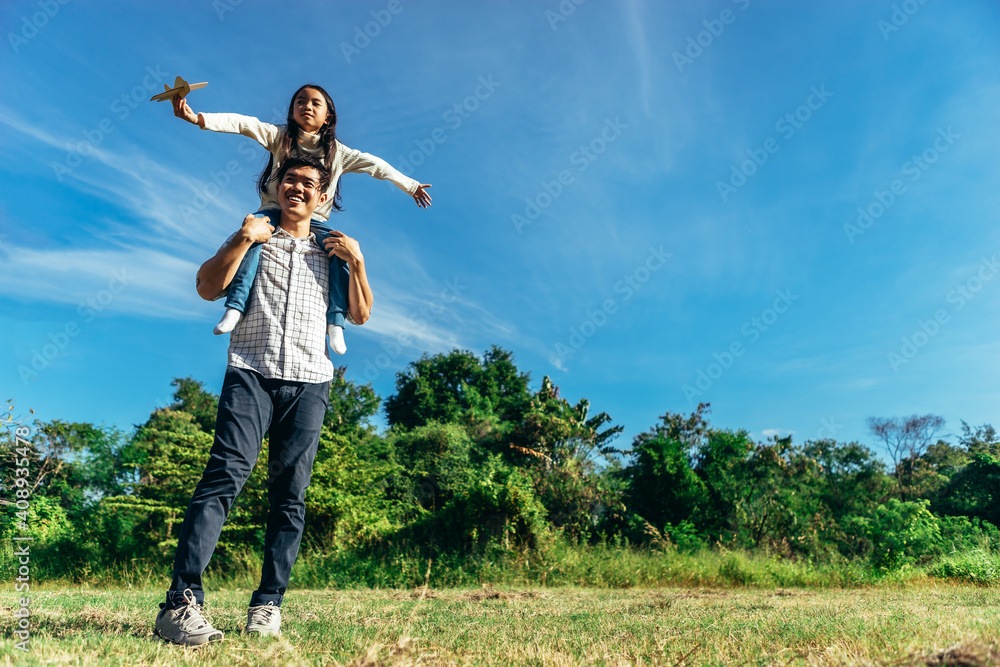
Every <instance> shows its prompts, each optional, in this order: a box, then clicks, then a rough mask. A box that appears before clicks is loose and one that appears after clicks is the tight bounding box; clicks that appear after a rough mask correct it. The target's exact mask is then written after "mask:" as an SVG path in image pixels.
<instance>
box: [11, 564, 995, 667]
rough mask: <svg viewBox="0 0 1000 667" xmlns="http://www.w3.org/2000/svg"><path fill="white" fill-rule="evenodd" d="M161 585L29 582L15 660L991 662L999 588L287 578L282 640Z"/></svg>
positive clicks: (231, 597) (213, 599)
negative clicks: (187, 615)
mask: <svg viewBox="0 0 1000 667" xmlns="http://www.w3.org/2000/svg"><path fill="white" fill-rule="evenodd" d="M161 596H162V591H160V590H158V589H157V590H145V591H136V590H94V589H87V588H69V587H67V588H59V589H50V590H43V591H40V592H37V593H35V595H34V596H33V604H32V616H31V619H30V625H31V628H30V631H31V646H30V652H29V653H27V654H25V653H23V652H22V651H20V650H16V649H15V648H14V641H15V639H12V636H11V631H10V628H12V626H13V625H14V618H13V610H14V608H13V607H12V606H10V605H11V601H12V600H13V599H14V593H13V592H12V591H10V590H8V591H7V592H6V593H5V594H4V600H5V603H6V604H5V606H4V611H3V624H4V626H6V627H5V628H4V632H3V641H2V644H0V660H2V661H3V663H4V664H27V665H32V664H34V665H42V664H46V665H52V664H55V665H92V664H93V665H96V664H108V665H117V664H128V665H164V664H171V665H172V664H198V665H355V666H362V665H465V664H485V665H509V664H527V665H577V664H608V665H626V664H630V665H706V664H708V665H711V664H737V665H771V664H776V665H785V664H793V665H794V664H799V665H840V664H858V665H867V664H893V665H945V664H951V665H991V664H1000V644H998V642H997V641H996V640H997V638H998V637H1000V591H997V590H994V589H989V588H981V587H974V586H969V585H955V584H944V583H942V584H932V583H928V584H921V585H917V586H907V587H898V586H886V587H877V588H865V589H832V590H815V589H769V590H764V589H705V588H701V589H679V588H657V589H634V588H633V589H625V590H609V589H593V588H549V589H546V588H535V589H531V590H528V589H520V590H519V589H514V588H502V589H501V588H498V589H493V588H489V587H487V588H480V589H472V590H470V589H447V590H435V589H424V588H419V589H416V590H405V591H398V590H397V591H392V590H350V591H340V590H296V591H292V592H290V593H289V594H288V596H287V597H286V599H285V604H284V607H283V616H284V623H283V630H284V636H283V637H281V638H266V639H257V638H254V639H248V638H245V637H243V636H241V635H240V634H239V629H240V628H241V627H242V624H243V623H244V622H245V620H246V603H247V600H248V599H249V591H245V590H233V589H229V590H222V591H216V592H213V593H212V594H210V597H209V606H208V613H209V617H210V618H211V619H212V621H213V623H214V624H215V626H216V627H217V628H219V629H220V630H222V631H223V632H225V633H226V638H225V641H223V642H221V643H218V644H213V645H210V646H207V647H204V648H202V649H199V650H191V649H184V648H181V647H177V646H172V645H168V644H165V643H163V642H162V641H161V640H159V639H157V638H156V637H154V636H153V634H152V626H153V619H154V616H155V614H156V605H157V603H158V602H159V601H160V599H161Z"/></svg>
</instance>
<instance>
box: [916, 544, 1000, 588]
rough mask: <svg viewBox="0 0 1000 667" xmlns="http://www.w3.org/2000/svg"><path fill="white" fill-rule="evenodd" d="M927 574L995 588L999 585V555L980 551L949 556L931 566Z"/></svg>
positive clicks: (975, 550)
mask: <svg viewBox="0 0 1000 667" xmlns="http://www.w3.org/2000/svg"><path fill="white" fill-rule="evenodd" d="M928 574H930V575H931V576H932V577H938V578H939V579H953V580H957V581H967V582H969V583H972V584H979V585H981V586H996V585H997V584H998V583H1000V555H997V554H995V553H990V552H988V551H985V550H982V549H974V550H972V551H964V552H961V553H954V554H949V555H947V556H944V557H942V558H940V559H939V560H937V561H936V562H934V563H933V564H931V566H930V567H929V568H928Z"/></svg>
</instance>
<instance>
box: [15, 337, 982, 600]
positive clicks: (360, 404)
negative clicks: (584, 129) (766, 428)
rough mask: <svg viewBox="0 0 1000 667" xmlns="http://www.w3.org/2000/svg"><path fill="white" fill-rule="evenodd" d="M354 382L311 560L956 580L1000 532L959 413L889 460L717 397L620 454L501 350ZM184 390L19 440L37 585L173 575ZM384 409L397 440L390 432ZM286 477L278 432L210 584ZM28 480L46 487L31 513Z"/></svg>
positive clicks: (251, 545)
mask: <svg viewBox="0 0 1000 667" xmlns="http://www.w3.org/2000/svg"><path fill="white" fill-rule="evenodd" d="M344 370H345V369H343V368H341V369H338V371H337V373H336V377H335V379H334V382H333V384H332V387H331V391H330V405H329V408H328V410H327V413H326V416H325V420H324V428H323V435H322V437H321V440H320V445H319V451H318V454H317V457H316V462H315V466H314V468H313V474H312V483H311V485H310V487H309V491H308V493H307V496H306V505H307V509H306V511H307V525H306V535H305V539H304V550H305V551H306V552H308V553H310V554H313V555H314V556H315V555H317V554H318V555H319V556H320V557H319V558H318V559H314V560H313V563H317V562H333V560H336V559H337V558H341V559H343V558H347V557H351V558H367V559H369V560H372V559H374V560H375V561H378V560H379V559H381V561H380V562H385V561H386V560H387V559H389V560H392V559H393V558H397V557H398V556H399V555H400V554H405V555H406V556H407V557H408V558H411V559H412V560H413V562H433V561H437V562H447V563H451V564H453V565H454V566H455V567H462V563H464V562H476V563H482V562H483V558H484V557H485V556H486V555H490V554H492V555H493V556H496V555H498V554H499V555H501V556H502V555H504V554H506V555H508V556H510V557H512V558H514V559H516V560H517V562H519V563H522V564H524V566H525V567H528V566H530V564H531V563H532V562H533V561H532V559H539V560H544V559H545V556H546V554H550V555H551V554H553V553H557V552H558V553H565V549H566V548H567V545H575V546H576V547H578V548H581V549H586V548H588V545H601V547H602V548H604V549H610V550H622V551H630V552H634V551H636V550H645V551H646V552H647V553H650V554H653V555H654V556H655V554H668V553H670V554H677V553H686V552H687V553H697V552H702V551H704V550H712V551H714V552H716V553H718V552H720V551H727V550H728V551H733V550H737V551H738V550H743V551H749V552H752V553H764V554H768V555H769V556H770V557H773V558H779V559H781V560H787V561H802V562H807V563H815V564H825V565H836V564H838V563H849V564H851V565H852V567H856V566H858V565H859V564H860V565H863V566H864V567H865V568H867V569H868V570H869V571H871V572H873V573H876V575H877V574H878V573H889V572H893V571H898V570H900V568H905V567H909V566H924V565H931V566H934V567H937V568H938V571H940V572H943V573H944V574H945V575H948V574H953V573H954V572H953V570H954V568H953V567H952V565H951V564H953V563H954V562H955V560H954V559H955V556H956V554H968V553H982V554H991V553H993V548H994V546H995V545H996V544H997V540H998V538H1000V531H998V530H997V528H996V527H995V526H996V525H997V524H998V523H1000V504H998V503H997V500H998V498H997V495H998V494H1000V438H998V435H997V433H996V432H995V431H994V429H993V428H992V427H991V426H989V425H984V426H982V427H978V428H972V427H969V426H968V425H967V424H965V423H964V422H963V424H962V432H961V434H960V435H958V436H957V438H955V442H954V443H950V442H946V441H945V440H944V439H941V438H939V437H937V435H938V433H939V432H940V431H941V429H942V427H943V424H944V422H943V420H941V418H940V417H935V416H933V415H925V416H914V417H910V418H905V419H879V418H873V419H871V420H870V421H869V426H870V429H871V432H872V435H873V437H874V438H875V439H876V440H877V441H878V442H880V443H881V445H882V446H884V447H885V451H886V452H887V453H888V455H889V457H890V459H891V461H892V467H891V469H890V468H889V466H887V465H886V464H885V463H883V461H882V460H881V459H880V457H879V456H878V455H877V454H876V452H875V451H873V450H872V449H869V448H868V447H865V446H864V445H862V444H859V443H856V442H851V443H841V442H837V441H835V440H830V439H823V440H814V441H807V442H803V443H801V444H799V443H794V442H793V441H792V438H791V437H786V438H770V439H768V440H766V441H764V442H755V441H754V440H753V439H752V438H750V436H749V434H748V433H747V432H746V431H744V430H732V429H718V428H714V427H713V426H712V425H711V423H710V422H709V409H708V406H707V405H704V404H703V405H700V406H699V407H698V408H697V410H696V411H695V412H694V413H692V414H689V415H683V414H675V413H669V412H668V413H666V414H665V415H663V416H662V417H661V418H660V421H659V422H658V423H657V424H655V425H654V426H652V427H651V428H650V429H649V430H648V431H646V432H644V433H641V434H640V435H638V436H637V437H635V438H634V439H633V441H632V442H631V443H630V444H628V445H627V446H625V447H622V446H621V444H622V443H618V442H616V436H618V434H619V433H620V432H621V430H622V427H621V426H619V425H614V423H613V420H612V418H611V416H610V415H608V414H607V413H605V412H600V413H597V414H593V413H592V411H591V409H590V405H589V402H588V401H587V400H586V399H582V400H580V401H578V402H576V403H572V402H570V401H568V400H566V399H565V398H563V397H561V396H560V395H559V390H558V388H557V387H555V386H553V384H552V382H551V381H550V380H549V378H548V377H545V378H544V379H543V380H542V382H541V386H540V387H539V389H538V390H537V391H532V390H531V389H530V388H529V376H528V374H527V373H525V372H522V371H520V370H519V369H518V368H517V367H516V366H515V364H514V361H513V358H512V356H511V354H510V353H509V352H507V351H505V350H503V349H500V348H497V347H494V348H492V349H491V350H489V351H488V352H486V353H485V354H484V355H483V356H482V357H477V356H476V355H474V354H473V353H471V352H467V351H458V350H456V351H453V352H451V353H448V354H438V355H434V356H426V355H425V356H424V357H423V358H422V359H420V360H419V361H416V362H414V363H412V364H410V366H409V367H408V368H407V370H406V371H405V372H402V373H399V374H398V375H397V379H396V391H395V393H394V394H393V395H391V396H389V397H388V398H387V399H386V400H385V401H384V405H383V401H382V399H381V398H380V397H379V396H377V395H376V394H375V392H374V391H373V389H372V387H371V385H359V384H356V383H354V382H351V381H348V380H346V379H345V378H344ZM173 387H174V389H175V391H174V401H175V402H174V403H173V404H172V405H170V406H169V407H167V408H162V409H157V410H155V411H153V413H152V414H151V415H150V416H149V419H147V420H146V422H145V423H143V424H142V425H140V426H137V427H136V428H135V429H134V432H132V433H123V432H121V431H119V430H116V429H113V428H107V427H98V426H94V425H93V424H87V423H67V422H63V421H58V420H57V421H52V422H44V423H39V422H36V423H35V424H34V425H33V426H32V427H31V428H30V432H31V435H30V437H29V438H28V440H27V444H24V443H22V444H20V445H18V443H16V442H15V435H14V431H13V430H12V429H11V428H8V429H4V430H3V431H2V432H0V445H2V460H0V480H2V487H3V488H2V490H0V499H5V500H6V504H5V507H4V509H5V511H4V512H3V514H2V519H3V521H2V525H0V531H2V535H0V539H3V541H4V542H6V543H9V542H10V540H9V538H10V537H11V536H12V535H13V534H30V535H31V536H33V538H34V541H33V542H32V554H33V557H32V564H33V567H34V568H36V569H35V570H33V572H37V576H39V577H42V578H68V579H74V580H86V579H87V578H88V577H89V576H90V575H91V574H92V573H94V572H99V571H105V570H111V569H114V568H121V567H133V568H135V567H138V568H143V569H145V570H147V571H149V572H154V573H157V574H158V575H161V576H163V577H166V575H167V574H168V573H169V568H170V562H171V558H172V556H173V553H174V550H175V547H176V540H177V534H178V532H179V530H180V522H181V521H182V520H183V516H184V511H185V509H186V507H187V503H188V501H189V500H190V497H191V494H192V492H193V490H194V487H195V485H196V483H197V481H198V479H199V478H200V475H201V472H202V469H203V466H204V464H205V461H206V460H207V455H208V450H209V448H210V447H211V444H212V437H213V436H212V434H213V429H214V424H215V415H216V409H217V405H218V397H217V396H215V395H213V394H211V393H208V392H206V391H205V390H204V389H203V387H202V385H201V383H200V382H198V381H196V380H194V379H191V378H185V379H177V380H175V381H174V383H173ZM380 409H384V411H385V417H386V420H387V422H388V424H389V426H390V428H389V429H387V430H386V431H385V432H383V433H379V432H377V430H376V429H375V428H374V427H373V426H372V424H371V420H372V419H373V418H374V417H375V416H376V415H377V414H378V411H379V410H380ZM25 448H26V449H25ZM18 449H20V450H21V451H20V452H18ZM25 454H27V456H25ZM24 459H27V463H28V465H27V466H25V465H24V463H25V461H24ZM267 477H268V466H267V441H266V439H265V442H264V443H263V447H262V451H261V455H260V460H259V464H258V466H257V467H256V469H255V471H254V473H253V475H252V476H251V478H250V480H249V481H248V482H247V484H246V486H245V488H244V489H243V491H242V493H241V494H240V496H239V498H238V499H237V502H236V504H235V505H234V507H233V509H232V512H231V515H230V517H229V520H228V522H227V524H226V527H225V529H224V531H223V535H222V539H221V541H220V543H219V546H218V548H217V551H216V555H215V557H214V560H213V568H214V570H213V571H216V572H222V573H225V572H226V571H227V570H228V569H234V568H239V567H241V564H245V563H246V559H247V557H248V554H250V555H251V556H252V554H253V552H254V551H255V550H259V549H260V548H261V545H262V544H263V536H264V521H265V517H266V515H267ZM18 480H21V481H18ZM18 488H22V489H23V488H28V489H30V498H29V502H28V503H27V504H28V509H27V510H25V509H24V503H21V505H20V507H19V506H18V504H17V503H16V501H15V498H16V495H15V491H16V489H18ZM21 495H24V493H23V492H22V494H21ZM25 512H27V513H26V514H25ZM25 519H26V521H24V520H25ZM22 523H23V524H24V525H22ZM25 531H26V532H25ZM331 559H332V560H331ZM949 559H950V560H949ZM5 562H13V561H12V560H11V559H5ZM935 564H936V565H935ZM942 564H944V565H942ZM0 567H8V568H9V565H4V566H0ZM949 568H951V569H949ZM550 569H551V568H550Z"/></svg>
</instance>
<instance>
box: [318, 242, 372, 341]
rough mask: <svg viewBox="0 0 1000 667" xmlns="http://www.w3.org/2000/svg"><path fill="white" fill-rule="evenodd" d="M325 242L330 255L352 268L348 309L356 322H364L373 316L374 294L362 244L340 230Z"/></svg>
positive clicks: (348, 291) (348, 289)
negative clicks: (369, 280) (369, 281)
mask: <svg viewBox="0 0 1000 667" xmlns="http://www.w3.org/2000/svg"><path fill="white" fill-rule="evenodd" d="M324 243H325V244H326V249H327V251H328V252H327V254H328V255H329V256H330V257H333V256H334V255H336V256H337V257H339V258H341V259H342V260H344V261H345V262H347V266H348V267H349V268H350V269H351V277H350V282H349V284H348V287H347V309H348V311H349V312H350V314H351V319H352V320H353V321H354V323H355V324H364V323H365V322H367V321H368V318H369V317H371V314H372V302H373V301H374V296H373V295H372V288H371V286H369V285H368V274H367V272H366V271H365V257H364V255H362V254H361V246H359V245H358V242H357V241H355V240H354V239H352V238H351V237H349V236H344V235H343V234H342V233H340V232H331V233H330V236H328V237H327V239H326V240H325V241H324Z"/></svg>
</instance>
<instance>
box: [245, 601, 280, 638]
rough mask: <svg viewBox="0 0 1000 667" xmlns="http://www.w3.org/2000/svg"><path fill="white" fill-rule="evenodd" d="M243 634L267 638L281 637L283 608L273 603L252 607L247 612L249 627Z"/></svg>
mask: <svg viewBox="0 0 1000 667" xmlns="http://www.w3.org/2000/svg"><path fill="white" fill-rule="evenodd" d="M243 632H245V633H246V634H248V635H251V634H255V635H258V636H259V637H267V636H268V635H274V636H275V637H280V636H281V607H278V606H276V605H275V604H274V603H273V602H268V603H267V604H262V605H258V606H256V607H250V609H248V610H247V627H246V630H244V631H243Z"/></svg>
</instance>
